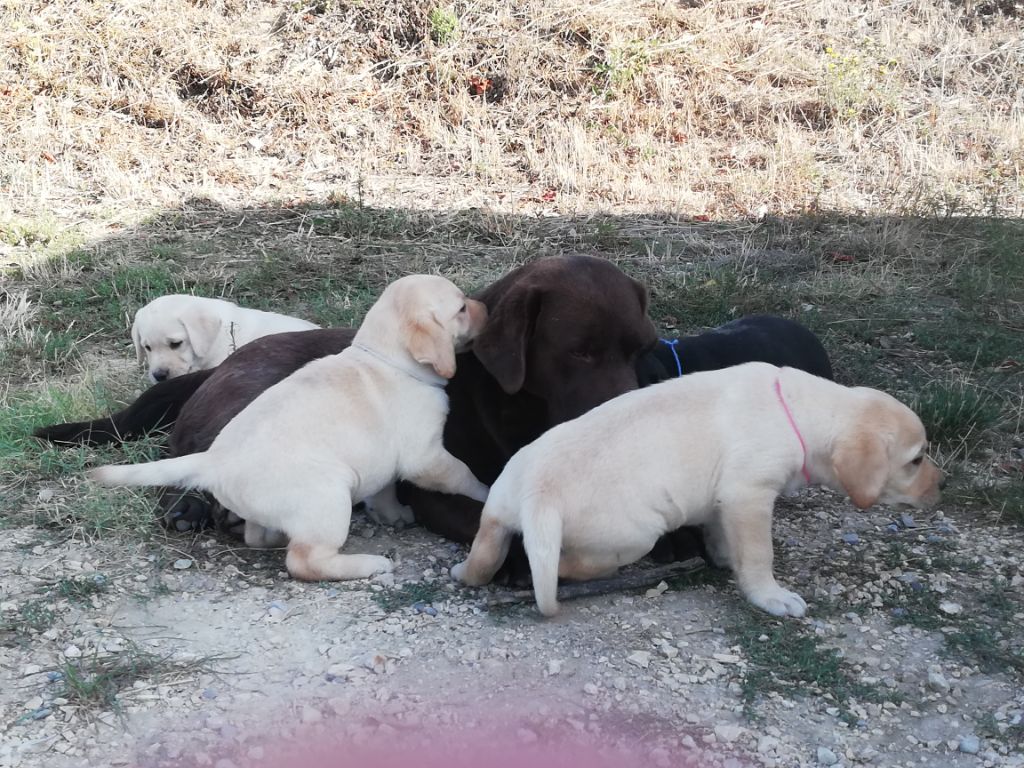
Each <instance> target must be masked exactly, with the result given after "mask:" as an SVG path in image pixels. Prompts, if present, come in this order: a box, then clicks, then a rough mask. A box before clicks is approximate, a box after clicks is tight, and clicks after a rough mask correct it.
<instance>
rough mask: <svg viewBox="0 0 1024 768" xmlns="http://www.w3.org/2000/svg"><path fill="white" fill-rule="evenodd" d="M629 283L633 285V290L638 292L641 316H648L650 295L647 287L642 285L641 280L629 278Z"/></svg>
mask: <svg viewBox="0 0 1024 768" xmlns="http://www.w3.org/2000/svg"><path fill="white" fill-rule="evenodd" d="M629 282H631V283H632V284H633V288H634V289H635V290H636V293H637V296H638V297H639V298H640V314H641V315H646V314H647V307H648V306H649V305H650V298H651V297H650V294H649V293H648V292H647V286H646V285H644V284H643V283H641V282H640V281H639V280H634V279H633V278H629Z"/></svg>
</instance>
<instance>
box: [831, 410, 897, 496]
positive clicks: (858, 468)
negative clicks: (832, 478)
mask: <svg viewBox="0 0 1024 768" xmlns="http://www.w3.org/2000/svg"><path fill="white" fill-rule="evenodd" d="M868 424H870V422H869V423H868ZM868 424H865V425H863V426H861V427H858V428H857V430H856V431H854V432H853V433H852V434H850V435H847V436H845V437H843V438H841V439H840V440H838V441H837V443H836V447H835V449H834V450H833V451H832V468H833V470H834V471H835V473H836V477H837V478H838V479H839V483H840V484H841V485H842V486H843V490H845V491H846V495H847V496H849V497H850V499H851V500H852V501H853V503H854V504H856V505H857V507H858V508H859V509H867V508H868V507H870V506H871V505H873V504H874V503H875V502H877V501H878V497H879V496H881V495H882V489H883V488H884V487H885V481H886V480H887V479H888V478H889V449H888V444H887V443H886V441H885V439H884V438H883V437H882V435H881V434H880V433H879V432H878V431H876V430H873V429H872V428H871V427H870V426H869V425H868Z"/></svg>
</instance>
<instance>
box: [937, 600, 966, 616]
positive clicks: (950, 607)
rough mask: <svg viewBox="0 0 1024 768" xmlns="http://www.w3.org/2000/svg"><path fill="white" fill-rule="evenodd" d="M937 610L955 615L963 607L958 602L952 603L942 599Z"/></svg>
mask: <svg viewBox="0 0 1024 768" xmlns="http://www.w3.org/2000/svg"><path fill="white" fill-rule="evenodd" d="M939 610H940V611H942V612H943V613H948V614H949V615H950V616H956V615H957V614H958V613H961V612H963V610H964V607H963V606H962V605H960V603H954V602H952V601H951V600H943V601H942V602H941V603H939Z"/></svg>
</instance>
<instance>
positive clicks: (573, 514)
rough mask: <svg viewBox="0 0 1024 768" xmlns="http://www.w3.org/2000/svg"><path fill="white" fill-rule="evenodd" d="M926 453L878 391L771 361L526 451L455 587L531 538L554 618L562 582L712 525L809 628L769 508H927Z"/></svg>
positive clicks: (644, 400) (712, 538) (627, 406)
mask: <svg viewBox="0 0 1024 768" xmlns="http://www.w3.org/2000/svg"><path fill="white" fill-rule="evenodd" d="M926 447H927V440H926V438H925V430H924V427H923V426H922V424H921V420H920V419H919V418H918V417H917V416H916V415H915V414H914V412H913V411H911V410H910V409H909V408H907V407H906V406H905V405H903V404H902V403H900V402H899V401H898V400H896V399H894V398H892V397H890V396H889V395H887V394H885V393H883V392H879V391H877V390H873V389H865V388H862V387H858V388H849V387H844V386H841V385H839V384H836V383H834V382H832V381H828V380H826V379H822V378H818V377H816V376H812V375H810V374H808V373H805V372H803V371H800V370H797V369H795V368H776V367H774V366H772V365H768V364H766V363H747V364H746V365H740V366H736V367H734V368H727V369H724V370H720V371H710V372H707V373H695V374H692V375H690V376H684V377H683V378H681V379H675V380H672V381H667V382H663V383H661V384H657V385H655V386H653V387H648V388H647V389H642V390H638V391H635V392H630V393H628V394H625V395H621V396H619V397H617V398H615V399H614V400H610V401H608V402H607V403H604V404H603V405H600V406H598V407H597V408H595V409H593V410H592V411H590V412H589V413H586V414H584V415H583V416H581V417H579V418H578V419H575V420H574V421H570V422H566V423H564V424H561V425H559V426H557V427H555V428H554V429H551V430H549V431H548V432H547V433H545V434H544V435H542V436H541V437H540V438H538V439H537V440H536V441H535V442H533V443H532V444H530V445H528V446H526V447H525V448H523V449H522V450H520V451H519V452H518V453H517V454H516V455H515V456H513V457H512V460H511V461H509V463H508V464H507V465H506V466H505V470H504V471H503V472H502V474H501V476H500V477H499V478H498V480H497V481H496V482H495V483H494V485H493V486H492V488H491V492H490V496H489V497H488V499H487V505H486V506H485V507H484V511H483V517H482V519H481V522H480V530H479V532H478V533H477V536H476V539H475V540H474V541H473V548H472V550H471V551H470V553H469V558H468V559H467V560H466V561H465V562H464V563H460V564H459V565H457V566H455V567H454V568H452V576H453V578H455V579H457V580H459V581H462V582H464V583H466V584H471V585H479V584H486V583H487V582H488V581H490V580H491V578H492V577H493V576H494V573H495V572H496V571H497V569H498V568H499V567H500V565H501V563H502V561H503V560H504V559H505V555H506V553H507V552H508V545H509V539H510V538H511V536H512V535H513V533H514V532H517V531H521V532H522V534H523V543H524V544H525V546H526V552H527V555H528V556H529V560H530V569H531V571H532V572H533V586H534V593H535V596H536V599H537V607H538V608H539V609H540V611H541V613H543V614H545V615H547V616H550V615H552V614H554V613H555V612H556V611H557V610H558V601H557V588H558V578H559V577H560V576H561V577H563V578H567V579H592V578H598V577H603V576H608V575H611V574H613V573H614V572H615V571H616V570H617V569H618V568H619V566H621V565H625V564H627V563H631V562H634V561H636V560H639V559H640V558H641V557H643V556H644V555H645V554H647V553H648V552H649V551H650V550H651V548H652V547H653V546H654V543H655V542H656V541H657V540H658V538H659V537H660V536H661V535H662V534H664V533H667V532H669V531H673V530H675V529H676V528H679V527H680V526H683V525H702V524H703V525H705V526H706V531H707V536H708V546H709V547H710V548H711V549H712V551H713V552H714V551H717V552H718V553H720V554H721V555H724V557H722V558H721V560H723V561H724V562H727V563H728V564H730V565H731V566H732V568H733V570H734V572H735V574H736V581H737V584H738V585H739V588H740V590H741V591H742V592H743V594H744V595H745V596H746V597H747V599H748V600H749V601H750V602H751V603H753V604H754V605H756V606H758V607H759V608H762V609H764V610H765V611H767V612H768V613H771V614H774V615H776V616H785V615H789V616H803V615H804V612H805V611H806V610H807V605H806V603H804V601H803V599H802V598H801V597H800V596H799V595H797V594H795V593H793V592H790V591H789V590H787V589H784V588H783V587H781V586H780V585H779V584H778V583H777V582H776V581H775V575H774V573H773V565H772V561H773V552H772V531H771V525H772V510H773V507H774V503H775V498H776V497H777V496H778V495H779V493H780V492H786V491H792V490H795V489H796V488H798V487H799V486H801V485H803V484H805V483H814V484H820V485H825V486H827V487H829V488H833V489H835V490H837V491H841V492H843V493H845V494H847V495H848V496H849V497H850V498H851V499H852V500H853V502H854V503H855V504H856V505H857V506H858V507H860V508H861V509H866V508H867V507H870V506H871V505H873V504H877V503H885V504H897V503H900V504H910V505H913V506H922V507H923V506H929V505H931V504H934V503H935V502H937V501H938V499H939V482H940V480H941V473H940V471H939V470H938V468H937V467H936V466H935V465H934V464H933V463H932V462H931V461H930V460H929V459H928V458H927V457H926V456H925V449H926ZM716 560H719V558H718V557H716Z"/></svg>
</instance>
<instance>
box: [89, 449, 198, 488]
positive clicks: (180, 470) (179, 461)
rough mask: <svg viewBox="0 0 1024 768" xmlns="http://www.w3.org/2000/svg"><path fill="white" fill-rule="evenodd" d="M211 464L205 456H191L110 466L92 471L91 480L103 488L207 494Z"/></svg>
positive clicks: (90, 473)
mask: <svg viewBox="0 0 1024 768" xmlns="http://www.w3.org/2000/svg"><path fill="white" fill-rule="evenodd" d="M209 461H210V459H209V457H208V456H206V453H205V452H203V453H190V454H189V455H187V456H177V457H175V458H173V459H161V460H160V461H151V462H148V463H146V464H116V465H115V464H108V465H107V466H105V467H98V468H96V469H92V470H89V472H88V477H89V479H90V480H93V481H94V482H97V483H99V484H100V485H169V486H174V487H175V488H190V489H191V488H201V489H203V490H206V486H205V483H204V482H203V471H202V470H203V468H204V467H205V466H208V464H209Z"/></svg>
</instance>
